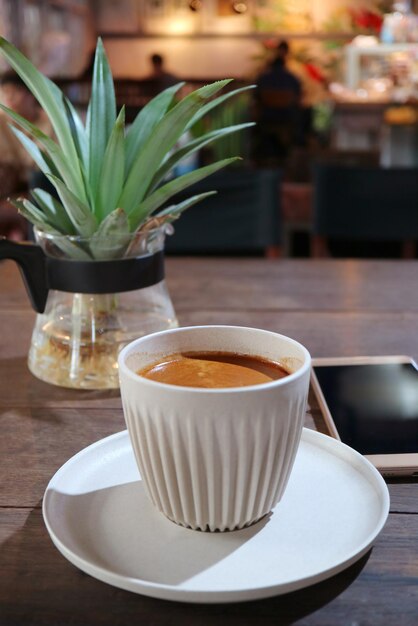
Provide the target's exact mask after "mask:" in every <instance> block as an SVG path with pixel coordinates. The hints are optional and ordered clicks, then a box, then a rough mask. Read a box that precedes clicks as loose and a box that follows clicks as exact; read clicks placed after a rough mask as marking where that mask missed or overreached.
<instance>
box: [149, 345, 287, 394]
mask: <svg viewBox="0 0 418 626" xmlns="http://www.w3.org/2000/svg"><path fill="white" fill-rule="evenodd" d="M137 374H138V375H139V376H143V377H145V378H149V379H150V380H155V381H157V382H160V383H166V384H168V385H178V386H181V387H202V388H206V389H221V388H228V387H247V386H250V385H262V384H264V383H269V382H272V381H273V380H278V379H280V378H284V377H285V376H288V375H289V372H288V371H287V370H286V369H285V368H284V367H283V366H282V365H281V364H280V363H276V362H274V361H270V360H267V359H264V358H262V357H258V356H253V355H248V354H236V353H233V352H182V353H176V354H171V355H169V356H165V357H164V358H163V359H161V360H160V361H158V362H157V363H153V364H152V365H147V367H145V368H142V369H140V370H138V371H137Z"/></svg>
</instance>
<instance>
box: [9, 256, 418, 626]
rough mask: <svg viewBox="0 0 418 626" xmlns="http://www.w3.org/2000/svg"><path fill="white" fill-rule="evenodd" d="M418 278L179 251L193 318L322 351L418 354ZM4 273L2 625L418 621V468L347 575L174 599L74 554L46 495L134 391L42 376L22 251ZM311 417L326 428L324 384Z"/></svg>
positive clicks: (181, 290) (416, 266)
mask: <svg viewBox="0 0 418 626" xmlns="http://www.w3.org/2000/svg"><path fill="white" fill-rule="evenodd" d="M417 282H418V263H417V262H400V261H379V262H377V261H376V262H375V261H333V260H331V261H314V262H313V261H310V260H308V261H304V260H301V261H297V260H295V261H282V260H280V261H277V260H276V261H267V260H264V259H251V260H249V259H228V260H223V259H181V258H171V259H168V260H167V283H168V286H169V289H170V293H171V295H172V297H173V301H174V304H175V307H176V310H177V312H178V316H179V320H180V323H181V324H182V325H189V324H190V325H196V324H206V323H216V324H238V325H244V326H258V327H260V328H266V329H270V330H273V331H277V332H282V333H284V334H288V335H290V336H293V337H294V338H296V339H298V340H300V341H302V343H304V344H305V345H306V346H307V347H308V349H309V350H310V351H311V353H312V355H313V356H341V355H347V356H349V355H350V356H351V355H378V354H402V353H403V354H409V355H411V356H413V357H415V358H418V289H417V286H418V285H417ZM0 285H1V286H2V289H1V295H0V329H1V330H0V428H1V435H2V436H1V437H0V476H1V487H0V544H1V548H0V626H26V625H29V624H30V625H42V624H45V625H50V626H57V625H59V626H61V625H62V626H66V625H68V626H70V625H72V626H77V625H80V626H81V625H83V626H84V625H89V624H92V625H96V624H97V625H99V624H103V625H112V626H119V625H120V626H122V625H131V624H146V625H148V624H150V625H151V626H153V625H154V624H155V625H157V626H158V625H167V626H168V625H173V626H174V625H176V626H177V624H182V625H184V626H188V625H189V624H190V625H195V624H202V625H203V626H207V625H212V624H214V625H215V624H228V626H229V625H231V626H235V625H237V626H238V625H239V626H247V625H250V624H251V625H252V624H259V623H260V624H265V625H267V626H268V625H270V624H272V625H273V624H275V625H277V624H290V623H294V622H297V623H298V624H301V625H303V626H339V625H341V626H351V625H354V624H355V625H357V624H358V625H361V626H380V625H381V626H388V625H390V624H397V626H415V625H416V624H417V623H418V622H417V620H418V617H417V616H418V482H417V480H412V479H411V480H396V481H395V480H393V481H390V482H389V491H390V495H391V514H390V516H389V519H388V522H387V524H386V527H385V529H384V531H383V533H382V534H381V535H380V537H379V538H378V540H377V541H376V544H375V546H374V548H373V550H372V551H371V553H369V554H368V555H366V557H364V558H363V559H361V560H360V561H359V562H358V563H357V564H356V565H354V566H353V567H351V568H349V569H347V570H346V571H344V572H342V573H341V574H340V575H338V576H336V577H333V578H332V579H330V580H328V581H325V582H323V583H320V584H319V585H315V586H314V587H311V588H307V589H305V590H302V591H299V592H295V593H292V594H287V595H286V596H283V597H277V598H272V599H270V600H264V601H258V602H250V603H246V604H233V605H218V606H216V605H215V606H213V605H187V604H176V603H169V602H163V601H158V600H153V599H150V598H145V597H142V596H139V595H135V594H131V593H128V592H124V591H121V590H118V589H115V588H113V587H111V586H109V585H106V584H104V583H100V582H98V581H96V580H95V579H93V578H91V577H89V576H87V575H85V574H83V573H82V572H80V571H79V570H77V569H76V568H75V567H73V566H72V565H70V564H69V563H68V562H67V561H66V560H65V559H64V557H62V556H61V555H60V554H59V552H58V551H57V550H56V548H55V547H54V546H53V544H52V542H51V540H50V539H49V536H48V534H47V531H46V529H45V526H44V524H43V521H42V516H41V511H40V507H41V504H42V496H43V493H44V491H45V488H46V485H47V484H48V482H49V479H50V478H51V476H52V475H53V474H54V472H55V471H56V470H57V469H58V468H59V467H60V466H61V465H62V464H63V463H64V462H65V461H66V460H67V459H68V458H69V457H71V456H72V455H73V454H75V453H76V452H77V451H79V450H80V449H82V448H84V447H85V446H87V445H89V444H91V443H93V442H94V441H97V440H99V439H101V438H102V437H105V436H107V435H110V434H112V433H114V432H118V431H120V430H123V429H124V428H125V425H124V420H123V414H122V408H121V400H120V396H119V392H118V391H97V392H88V391H77V390H71V389H63V388H60V387H53V386H51V385H47V384H45V383H42V382H41V381H39V380H37V379H36V378H34V377H33V376H32V375H31V374H30V373H29V371H28V369H27V365H26V358H27V351H28V347H29V342H30V337H31V331H32V326H33V322H34V317H35V316H34V313H33V312H32V311H31V310H30V307H29V303H28V299H27V296H26V294H25V292H24V288H23V285H22V281H21V278H20V275H19V272H18V270H17V269H16V267H15V266H14V265H13V264H12V263H10V262H5V263H0ZM305 423H306V425H307V426H308V427H314V428H316V429H318V430H320V431H322V432H324V431H325V426H324V423H323V420H322V416H321V414H320V412H319V411H318V409H317V406H316V404H315V401H314V398H313V397H312V394H311V396H310V398H309V411H308V413H307V416H306V421H305ZM330 541H332V538H330ZM278 558H279V556H278Z"/></svg>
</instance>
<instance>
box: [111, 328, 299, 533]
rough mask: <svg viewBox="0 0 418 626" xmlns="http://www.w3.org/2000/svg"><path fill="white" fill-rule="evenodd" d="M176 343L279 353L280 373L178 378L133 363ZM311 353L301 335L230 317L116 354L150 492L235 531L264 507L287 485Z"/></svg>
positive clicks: (187, 519) (194, 519)
mask: <svg viewBox="0 0 418 626" xmlns="http://www.w3.org/2000/svg"><path fill="white" fill-rule="evenodd" d="M182 351H187V352H191V351H196V352H199V351H200V352H202V351H218V352H234V353H241V354H248V355H255V356H260V357H263V358H266V359H270V360H273V361H278V362H280V363H281V364H282V365H283V366H284V367H285V368H286V369H287V371H289V372H291V373H290V375H289V376H286V377H284V378H281V379H279V380H275V381H272V382H269V383H264V384H261V385H252V386H248V387H235V388H226V389H225V388H223V389H203V388H195V387H180V386H175V385H168V384H165V383H160V382H156V381H153V380H150V379H148V378H145V377H143V376H138V375H137V373H136V372H137V371H138V370H141V369H142V368H144V367H146V366H147V365H150V364H152V363H155V362H157V361H159V360H160V359H162V358H163V357H164V356H167V355H170V354H174V353H178V352H182ZM310 363H311V358H310V355H309V352H308V351H307V350H306V348H304V347H303V346H302V345H301V344H300V343H298V342H296V341H294V340H293V339H290V338H288V337H285V336H283V335H279V334H276V333H273V332H269V331H266V330H259V329H255V328H244V327H237V326H194V327H188V328H176V329H173V330H166V331H162V332H158V333H154V334H152V335H147V336H145V337H141V338H140V339H137V340H136V341H133V342H132V343H130V344H129V345H127V346H126V347H125V348H124V349H123V350H122V351H121V353H120V355H119V376H120V387H121V394H122V403H123V409H124V415H125V420H126V424H127V427H128V431H129V435H130V439H131V442H132V447H133V450H134V453H135V457H136V460H137V463H138V467H139V471H140V474H141V477H142V480H143V481H144V484H145V487H146V490H147V492H148V495H149V497H150V498H151V500H152V502H153V503H154V504H155V506H156V507H157V508H158V509H159V510H160V511H161V512H162V513H163V514H164V515H166V516H167V517H168V518H169V519H170V520H172V521H174V522H176V523H177V524H181V525H182V526H186V527H189V528H193V529H200V530H210V531H214V530H221V531H223V530H234V529H238V528H243V527H244V526H248V525H250V524H252V523H253V522H255V521H257V520H259V519H260V518H262V517H263V516H264V515H266V514H267V513H268V512H269V511H271V509H272V508H273V507H274V506H275V505H276V504H277V503H278V502H279V500H280V499H281V497H282V495H283V493H284V490H285V488H286V485H287V482H288V479H289V476H290V473H291V470H292V466H293V462H294V460H295V456H296V452H297V449H298V445H299V441H300V436H301V433H302V427H303V422H304V416H305V410H306V401H307V395H308V387H309V375H310Z"/></svg>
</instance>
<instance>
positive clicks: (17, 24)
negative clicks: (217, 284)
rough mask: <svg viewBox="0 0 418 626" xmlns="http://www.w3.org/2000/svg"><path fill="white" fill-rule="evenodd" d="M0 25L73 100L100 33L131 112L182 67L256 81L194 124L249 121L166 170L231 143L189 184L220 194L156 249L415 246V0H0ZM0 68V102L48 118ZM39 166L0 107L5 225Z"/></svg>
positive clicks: (405, 250) (297, 252)
mask: <svg viewBox="0 0 418 626" xmlns="http://www.w3.org/2000/svg"><path fill="white" fill-rule="evenodd" d="M0 32H1V34H2V35H3V36H4V37H6V38H7V39H9V40H10V41H12V42H13V43H14V44H15V45H17V46H18V47H19V48H20V49H21V50H22V51H23V52H24V53H25V54H26V55H27V56H28V57H29V58H30V59H31V60H32V61H33V62H34V63H35V64H36V66H37V67H38V68H40V69H41V70H42V71H43V72H44V73H46V74H47V75H48V76H49V77H50V78H51V79H53V80H54V81H55V82H57V84H58V85H59V86H60V87H61V88H62V89H63V90H64V91H65V93H66V94H67V95H68V97H69V98H70V99H71V101H72V102H73V103H74V105H75V106H76V107H77V108H78V109H79V111H80V112H81V114H82V115H85V112H86V104H87V102H88V100H89V95H90V91H89V90H90V80H91V74H92V65H93V51H94V48H95V42H96V39H97V37H98V36H101V37H102V39H103V42H104V45H105V49H106V52H107V54H108V57H109V61H110V64H111V67H112V71H113V74H114V78H115V83H116V94H117V100H118V104H119V105H120V106H121V105H122V104H125V105H126V107H127V120H128V121H132V120H133V119H134V117H135V115H136V113H137V112H138V111H139V110H140V109H141V107H143V106H144V104H146V103H147V102H148V101H149V99H150V98H152V97H153V96H154V95H156V94H157V93H159V92H160V91H161V90H162V89H164V88H165V87H167V86H169V85H171V84H174V83H175V82H178V81H180V80H182V81H185V82H186V87H185V88H184V89H185V92H186V91H187V89H192V88H195V87H198V86H200V85H203V84H205V83H207V82H210V81H213V80H216V79H221V78H226V77H228V78H229V77H230V78H233V79H234V82H233V83H232V84H231V86H230V88H231V89H234V88H236V87H239V86H242V85H246V84H249V85H250V84H253V85H255V86H256V87H255V88H254V89H252V90H250V91H247V92H244V93H243V94H240V95H239V96H238V97H237V98H235V99H234V98H232V99H231V100H228V103H227V104H226V106H225V107H224V108H223V109H222V111H218V109H215V110H213V112H212V113H211V114H209V116H208V117H207V119H205V121H204V124H203V126H202V125H201V126H200V127H199V126H198V125H196V126H195V127H193V128H192V129H191V131H190V132H191V133H192V134H195V135H196V136H198V135H199V133H202V132H207V130H208V129H211V128H213V129H215V128H217V127H220V126H223V125H225V124H233V123H240V122H246V121H251V120H254V121H255V122H257V124H256V125H255V126H254V127H253V128H251V129H249V130H246V131H244V132H243V133H241V134H239V133H238V134H234V135H231V136H230V137H228V138H225V139H224V140H222V141H219V142H218V143H216V144H214V146H213V147H212V148H211V149H210V150H202V151H201V152H200V153H199V154H197V155H193V157H189V158H186V159H185V160H184V161H183V162H182V163H181V165H180V166H179V167H178V168H177V169H176V170H175V171H174V172H172V173H171V175H172V176H177V175H179V174H181V173H183V172H184V171H188V170H191V169H193V168H194V167H197V165H198V164H201V163H202V162H210V161H211V160H215V159H218V158H222V157H227V156H232V155H236V154H239V155H241V156H242V157H243V159H242V161H241V162H240V163H239V164H238V165H237V166H233V167H231V168H229V170H227V171H225V172H222V173H218V174H216V175H214V176H213V177H211V178H209V179H208V180H206V181H204V184H200V185H199V189H201V188H204V189H218V190H219V193H218V194H217V196H214V197H211V198H210V199H208V200H206V201H205V202H203V203H202V204H201V205H197V206H196V207H193V208H192V209H191V210H190V211H189V212H187V213H186V214H185V215H184V216H183V217H182V219H181V220H180V221H179V222H178V224H176V225H175V233H174V235H172V236H171V237H169V241H168V244H167V252H168V253H171V254H185V253H186V254H234V255H237V254H238V255H239V254H253V255H265V256H268V257H280V256H292V257H302V256H303V257H309V256H313V257H323V256H336V257H353V256H355V257H373V258H376V257H380V258H413V257H416V256H417V248H416V241H417V239H418V175H417V174H418V170H417V167H418V1H417V0H415V1H413V0H411V1H395V2H393V1H387V0H0ZM0 74H1V93H0V97H1V101H2V102H4V103H6V104H8V106H11V107H12V108H16V110H19V107H24V109H25V114H26V116H27V117H29V119H30V116H32V119H33V120H36V122H37V123H38V124H40V125H41V124H42V123H45V124H46V123H47V120H45V119H42V117H43V112H42V111H40V110H39V109H38V108H37V105H36V103H35V102H33V101H32V102H31V101H30V96H29V94H27V93H26V94H25V93H23V91H24V89H23V86H22V85H20V84H19V83H18V81H16V80H15V79H16V77H13V75H11V73H10V69H9V68H8V67H7V65H6V64H5V63H4V61H1V64H0ZM46 132H48V131H47V130H46ZM36 180H37V172H36V171H35V170H34V166H33V164H32V163H30V162H28V161H27V159H26V157H25V156H24V155H23V154H22V151H21V149H20V146H17V145H16V141H15V139H14V136H13V135H12V133H11V132H10V131H9V128H8V125H7V121H6V119H5V118H4V116H3V115H2V116H1V117H0V234H1V235H5V236H8V237H11V238H14V239H25V238H27V237H30V229H28V227H27V224H26V223H25V222H24V220H23V218H21V217H20V216H18V215H17V214H16V211H15V209H14V208H13V207H12V205H11V204H10V202H9V200H8V199H9V198H10V197H13V196H19V195H24V194H28V193H29V192H30V187H31V185H33V184H35V183H34V181H36Z"/></svg>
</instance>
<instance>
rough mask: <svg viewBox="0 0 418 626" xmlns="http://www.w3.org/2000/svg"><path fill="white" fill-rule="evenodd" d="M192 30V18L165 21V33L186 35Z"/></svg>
mask: <svg viewBox="0 0 418 626" xmlns="http://www.w3.org/2000/svg"><path fill="white" fill-rule="evenodd" d="M193 32H194V26H193V20H192V19H191V20H190V19H187V18H179V19H174V20H170V21H168V22H167V26H166V33H167V34H169V35H187V34H189V33H193Z"/></svg>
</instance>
